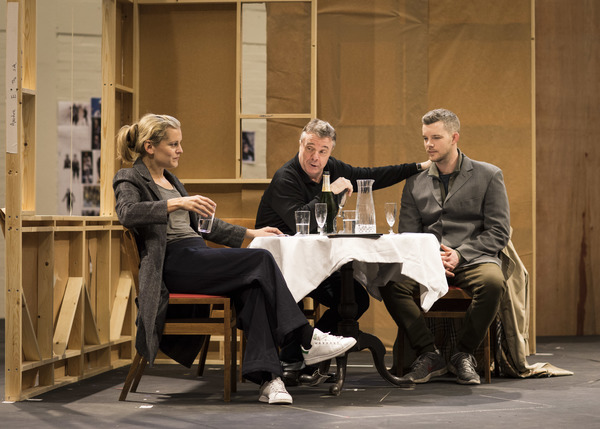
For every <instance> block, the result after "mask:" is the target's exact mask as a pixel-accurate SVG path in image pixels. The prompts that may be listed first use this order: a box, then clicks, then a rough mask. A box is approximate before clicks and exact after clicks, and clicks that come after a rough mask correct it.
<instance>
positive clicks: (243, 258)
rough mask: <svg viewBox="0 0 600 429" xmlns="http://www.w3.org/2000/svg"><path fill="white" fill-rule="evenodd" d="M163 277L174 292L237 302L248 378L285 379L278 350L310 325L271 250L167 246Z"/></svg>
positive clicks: (196, 243)
mask: <svg viewBox="0 0 600 429" xmlns="http://www.w3.org/2000/svg"><path fill="white" fill-rule="evenodd" d="M163 277H164V281H165V284H166V286H167V289H169V292H171V293H202V294H207V295H224V296H228V297H230V298H232V299H233V302H234V306H235V309H236V313H237V322H238V327H239V328H240V329H242V330H243V331H244V335H245V336H246V339H247V345H246V351H245V354H244V364H243V376H244V377H245V378H246V379H248V380H250V381H253V382H255V383H260V382H261V381H262V380H263V378H264V377H263V375H264V374H263V373H273V374H276V375H279V376H280V375H281V372H282V370H281V364H280V362H279V356H278V346H280V345H281V344H282V343H283V340H284V338H285V337H286V336H287V335H288V334H290V333H291V332H292V331H294V330H295V329H297V328H299V327H301V326H303V325H305V324H307V323H308V321H307V320H306V317H304V314H303V313H302V311H301V310H300V309H299V308H298V305H297V304H296V302H295V301H294V298H293V297H292V294H291V293H290V291H289V289H288V287H287V285H286V283H285V280H284V278H283V275H282V274H281V271H280V270H279V267H278V266H277V264H276V263H275V260H274V259H273V256H272V255H271V253H270V252H269V251H267V250H263V249H230V248H218V249H214V248H210V247H207V246H206V243H205V242H204V240H203V239H202V238H200V237H198V238H186V239H183V240H179V241H176V242H174V243H171V244H169V245H168V246H167V253H166V256H165V264H164V270H163Z"/></svg>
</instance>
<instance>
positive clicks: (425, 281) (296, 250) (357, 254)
mask: <svg viewBox="0 0 600 429" xmlns="http://www.w3.org/2000/svg"><path fill="white" fill-rule="evenodd" d="M249 247H251V248H262V249H267V250H269V251H270V252H271V253H272V254H273V257H274V258H275V261H276V262H277V265H279V268H280V269H281V272H282V273H283V276H284V277H285V280H286V282H287V284H288V287H289V289H290V291H291V292H292V295H293V296H294V299H296V301H300V300H301V299H302V298H303V297H305V296H306V295H308V293H310V291H312V290H313V289H316V288H317V286H319V284H321V282H322V281H323V280H325V279H326V278H327V277H329V276H330V275H331V274H332V273H334V272H335V271H337V270H339V269H340V268H341V267H342V266H343V265H344V264H346V263H347V262H350V261H353V264H352V267H353V269H354V278H355V279H356V280H358V281H359V282H360V283H361V284H362V285H364V286H365V287H366V288H367V290H368V291H369V293H370V294H371V295H372V296H373V297H375V298H377V299H379V300H381V295H380V294H379V287H381V286H384V285H385V284H386V283H388V282H389V281H390V280H398V279H400V277H401V276H402V275H404V276H408V277H410V278H412V279H414V280H415V281H417V282H418V283H419V284H420V285H421V306H422V308H423V309H424V310H425V311H427V310H429V308H431V306H432V305H433V303H434V302H435V301H436V300H437V299H438V298H440V297H441V296H443V295H445V294H446V292H447V291H448V283H447V281H446V275H445V273H444V267H443V265H442V260H441V256H440V248H439V243H438V241H437V239H436V238H435V236H434V235H432V234H407V233H405V234H393V235H390V234H386V235H382V236H381V237H379V238H377V239H372V238H359V237H336V238H329V237H326V236H319V235H308V236H293V237H258V238H255V239H254V240H252V242H251V243H250V245H249Z"/></svg>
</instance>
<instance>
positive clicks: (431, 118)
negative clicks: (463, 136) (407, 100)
mask: <svg viewBox="0 0 600 429" xmlns="http://www.w3.org/2000/svg"><path fill="white" fill-rule="evenodd" d="M439 121H442V123H443V124H444V128H446V131H448V132H449V133H450V134H453V133H455V132H457V133H460V121H459V120H458V116H456V114H455V113H453V112H451V111H450V110H447V109H435V110H431V111H429V112H427V113H425V115H423V118H422V119H421V122H423V125H431V124H433V123H435V122H439Z"/></svg>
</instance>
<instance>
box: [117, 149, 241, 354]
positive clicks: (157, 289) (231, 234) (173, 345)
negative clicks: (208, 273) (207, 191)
mask: <svg viewBox="0 0 600 429" xmlns="http://www.w3.org/2000/svg"><path fill="white" fill-rule="evenodd" d="M164 175H165V177H166V178H167V180H168V181H169V182H170V183H171V184H172V185H173V186H174V187H175V188H176V189H177V190H178V191H179V193H180V194H181V195H183V196H187V195H188V193H187V192H186V190H185V188H184V187H183V184H182V183H181V182H180V181H179V180H178V179H177V177H175V175H173V174H172V173H170V172H168V171H166V170H165V172H164ZM113 189H114V191H115V197H116V211H117V216H118V218H119V222H121V224H122V225H123V226H125V227H126V228H129V229H131V230H132V231H133V232H134V234H135V237H136V242H137V245H138V251H139V253H140V272H139V295H138V297H137V305H138V315H137V319H136V325H137V334H136V340H135V346H136V349H137V350H138V352H139V353H140V354H141V355H142V356H144V358H146V360H147V361H148V362H149V363H150V364H152V363H153V362H154V359H155V357H156V354H157V353H158V350H159V348H160V349H161V350H162V351H163V352H164V353H166V354H167V355H168V356H169V357H171V358H172V359H174V360H176V361H177V362H179V363H182V364H183V365H186V366H191V363H192V362H193V360H194V358H195V357H196V355H197V354H198V351H199V350H200V345H201V341H200V340H201V338H200V337H196V338H190V337H189V336H187V337H186V339H185V346H184V347H182V342H181V341H180V340H181V338H177V337H174V336H168V337H165V338H164V341H161V340H162V339H161V337H162V331H163V328H164V323H165V318H166V315H167V307H168V299H169V293H168V291H167V288H166V287H165V285H164V283H163V280H162V272H163V262H164V259H165V252H166V248H167V222H168V213H167V201H166V200H161V199H160V191H159V190H158V186H157V185H156V184H155V183H154V181H153V180H152V176H151V175H150V171H149V170H148V168H147V167H146V165H145V164H144V163H143V162H142V159H141V158H138V160H137V161H136V162H135V163H134V165H133V167H132V168H124V169H121V170H119V171H118V172H117V174H116V175H115V177H114V179H113ZM190 225H191V227H192V229H194V230H197V229H198V216H197V214H196V213H193V212H190ZM245 233H246V228H244V227H241V226H237V225H231V224H229V223H227V222H224V221H222V220H220V219H217V218H215V221H214V223H213V229H212V231H211V233H210V234H206V235H205V237H204V238H206V239H207V240H210V241H214V242H215V243H219V244H223V245H226V246H230V247H240V246H241V245H242V242H243V240H244V235H245ZM190 307H191V306H190ZM187 311H189V312H191V311H194V310H193V309H192V308H188V309H187ZM186 315H189V313H186V314H181V315H180V316H181V317H186ZM169 316H171V314H169Z"/></svg>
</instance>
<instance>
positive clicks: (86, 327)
mask: <svg viewBox="0 0 600 429" xmlns="http://www.w3.org/2000/svg"><path fill="white" fill-rule="evenodd" d="M83 301H84V305H83V313H84V314H83V318H84V319H83V339H84V345H88V344H94V345H97V344H100V335H99V334H98V327H97V326H96V320H95V319H94V311H93V309H92V304H91V301H90V296H89V294H88V291H87V288H83Z"/></svg>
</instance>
